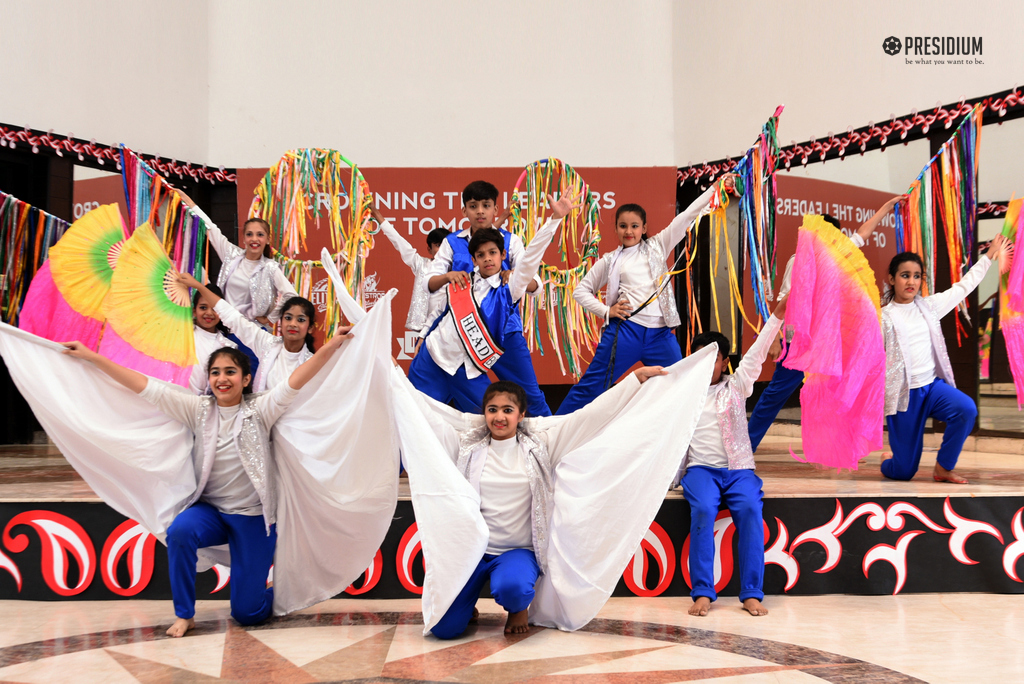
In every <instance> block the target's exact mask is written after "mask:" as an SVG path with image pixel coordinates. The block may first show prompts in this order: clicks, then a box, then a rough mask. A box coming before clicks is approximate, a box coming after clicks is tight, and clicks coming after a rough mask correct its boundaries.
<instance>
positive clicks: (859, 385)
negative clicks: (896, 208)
mask: <svg viewBox="0 0 1024 684" xmlns="http://www.w3.org/2000/svg"><path fill="white" fill-rule="evenodd" d="M786 325H788V326H791V327H792V329H793V341H792V342H791V343H790V347H789V352H788V355H787V357H786V360H785V361H784V362H783V365H785V366H786V367H787V368H791V369H793V370H800V371H803V372H804V373H806V374H807V375H806V379H805V380H804V386H803V389H802V390H801V393H800V408H801V411H802V420H801V421H800V434H801V437H802V439H803V451H804V457H805V460H807V461H810V462H811V463H820V464H822V465H825V466H829V467H832V468H849V469H851V470H856V469H857V461H858V460H859V459H860V458H862V457H864V456H865V455H867V454H868V452H870V451H872V450H873V449H880V448H881V447H882V423H883V422H884V417H885V345H884V342H883V340H882V328H881V308H880V307H879V295H878V285H877V284H876V282H875V274H874V272H873V271H872V270H871V266H870V265H869V264H868V261H867V259H866V258H865V257H864V254H863V253H862V252H861V251H860V250H859V249H857V247H856V246H855V245H854V244H853V242H852V241H851V240H850V239H849V238H848V237H846V236H845V235H843V233H842V232H841V231H839V230H838V229H836V228H835V227H834V226H832V225H830V224H829V223H827V222H826V221H825V219H823V218H822V217H821V216H804V222H803V225H802V226H801V227H800V236H799V238H798V240H797V248H796V261H795V262H794V263H793V276H792V289H791V290H790V292H789V303H788V305H787V307H786Z"/></svg>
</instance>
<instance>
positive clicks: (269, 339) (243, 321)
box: [178, 273, 316, 392]
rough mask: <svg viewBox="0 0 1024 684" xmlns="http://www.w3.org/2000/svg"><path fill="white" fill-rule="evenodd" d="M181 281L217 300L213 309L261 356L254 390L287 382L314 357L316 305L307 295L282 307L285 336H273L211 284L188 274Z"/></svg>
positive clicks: (182, 276) (205, 295)
mask: <svg viewBox="0 0 1024 684" xmlns="http://www.w3.org/2000/svg"><path fill="white" fill-rule="evenodd" d="M178 280H179V281H180V282H181V283H183V284H185V285H188V286H189V287H192V288H195V289H196V290H197V291H198V292H199V293H200V294H201V295H202V296H203V299H205V300H207V301H210V302H213V303H214V307H213V310H214V311H215V312H216V313H217V315H218V316H220V318H221V320H222V321H224V324H225V325H226V326H227V327H228V329H230V330H231V332H232V333H233V334H234V335H235V336H236V337H238V339H239V340H240V341H241V342H242V344H244V345H245V346H247V347H248V348H249V349H251V350H252V352H253V353H254V354H255V355H256V358H257V359H259V366H258V367H257V369H256V376H255V377H254V378H253V385H252V388H253V391H254V392H262V391H263V390H266V389H270V388H272V387H274V386H275V385H278V384H280V383H282V382H284V381H285V380H286V379H287V378H288V376H290V375H291V374H292V372H293V371H294V370H295V369H296V368H298V367H299V366H300V365H302V364H303V363H305V362H306V361H308V360H309V359H310V358H312V356H313V353H314V351H315V350H314V349H313V332H312V331H313V325H314V324H315V322H316V321H315V319H314V316H315V312H316V310H315V308H314V307H313V303H312V302H310V301H309V300H308V299H305V298H303V297H299V296H297V295H296V296H294V297H290V298H288V299H287V300H285V302H284V304H283V305H282V307H281V325H280V327H281V336H280V337H278V336H277V335H272V334H271V333H269V332H267V331H266V330H264V329H263V327H262V326H260V325H258V324H256V323H253V322H252V321H250V320H248V319H247V318H246V317H245V316H243V315H242V314H241V312H239V311H238V310H237V309H235V308H234V307H233V306H232V305H231V304H230V303H229V302H228V301H227V300H226V299H222V298H220V297H218V296H217V295H216V294H215V293H213V292H211V291H210V289H209V288H208V287H206V286H205V285H203V284H201V283H200V282H199V281H197V280H196V279H195V278H193V277H192V276H191V275H189V274H187V273H182V274H180V275H179V276H178Z"/></svg>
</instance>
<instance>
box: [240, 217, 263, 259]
mask: <svg viewBox="0 0 1024 684" xmlns="http://www.w3.org/2000/svg"><path fill="white" fill-rule="evenodd" d="M250 223H257V224H259V225H260V227H261V228H263V232H265V233H266V234H267V244H265V245H263V256H265V257H267V258H268V259H269V258H270V224H269V223H267V222H266V221H264V220H263V219H261V218H251V219H248V220H246V222H245V223H243V224H242V239H243V240H244V239H245V229H246V228H247V227H248V226H249V224H250Z"/></svg>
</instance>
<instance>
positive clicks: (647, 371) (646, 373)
mask: <svg viewBox="0 0 1024 684" xmlns="http://www.w3.org/2000/svg"><path fill="white" fill-rule="evenodd" d="M634 375H636V379H637V380H639V381H640V384H641V385H642V384H644V383H645V382H647V381H648V380H649V379H651V378H653V377H654V376H656V375H668V371H667V370H665V369H664V368H662V367H661V366H644V367H643V368H637V369H636V372H635V373H634Z"/></svg>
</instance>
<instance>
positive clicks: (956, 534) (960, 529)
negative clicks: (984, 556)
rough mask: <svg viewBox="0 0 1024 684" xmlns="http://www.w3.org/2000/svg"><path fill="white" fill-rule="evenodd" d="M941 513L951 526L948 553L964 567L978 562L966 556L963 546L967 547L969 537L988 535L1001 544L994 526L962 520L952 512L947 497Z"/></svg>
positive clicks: (978, 521)
mask: <svg viewBox="0 0 1024 684" xmlns="http://www.w3.org/2000/svg"><path fill="white" fill-rule="evenodd" d="M942 512H943V513H944V514H945V516H946V522H948V523H949V524H950V525H952V526H953V534H951V535H949V552H950V553H951V554H953V558H956V559H957V560H958V561H960V562H961V563H963V564H964V565H977V564H978V561H976V560H971V559H970V558H969V557H968V556H967V551H966V550H965V549H964V546H966V545H967V540H968V539H970V538H971V535H975V534H978V533H979V532H981V533H984V534H990V535H992V536H993V537H995V538H996V539H998V540H999V543H1000V544H1002V543H1003V535H1002V533H1001V532H1000V531H999V530H997V529H996V528H995V527H994V526H992V525H989V524H988V523H987V522H981V521H980V520H971V519H970V518H964V517H961V516H959V515H957V514H956V511H954V510H953V504H951V503H950V501H949V497H948V496H947V497H946V501H945V503H943V504H942Z"/></svg>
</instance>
